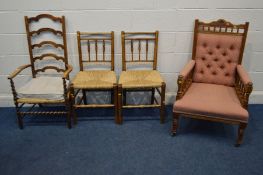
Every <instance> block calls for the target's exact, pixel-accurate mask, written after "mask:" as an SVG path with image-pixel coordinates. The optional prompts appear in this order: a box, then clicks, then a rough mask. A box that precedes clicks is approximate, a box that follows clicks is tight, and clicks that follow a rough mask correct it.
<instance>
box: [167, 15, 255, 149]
mask: <svg viewBox="0 0 263 175" xmlns="http://www.w3.org/2000/svg"><path fill="white" fill-rule="evenodd" d="M248 26H249V23H248V22H246V23H245V24H240V25H234V24H232V23H230V22H227V21H225V20H222V19H220V20H218V21H213V22H211V23H204V22H200V21H199V20H196V21H195V29H194V42H193V50H192V60H191V61H190V62H189V63H188V64H187V65H186V66H185V67H184V69H183V70H182V71H181V72H180V74H179V76H178V80H177V83H178V92H177V96H176V101H175V103H174V106H173V114H174V115H173V125H172V135H175V134H176V132H177V127H178V120H179V116H184V117H190V118H194V119H201V120H208V121H214V122H223V123H228V124H235V125H239V128H238V138H237V141H236V146H239V145H240V144H241V143H242V139H243V135H244V130H245V128H246V126H247V123H248V119H249V114H248V111H247V106H248V100H249V95H250V93H251V91H252V82H251V80H250V78H249V76H248V74H247V72H246V71H245V69H244V68H243V66H242V65H241V62H242V57H243V52H244V47H245V43H246V37H247V32H248Z"/></svg>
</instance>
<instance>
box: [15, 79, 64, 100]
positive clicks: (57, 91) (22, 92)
mask: <svg viewBox="0 0 263 175" xmlns="http://www.w3.org/2000/svg"><path fill="white" fill-rule="evenodd" d="M67 84H68V83H67ZM63 94H64V88H63V80H62V78H61V77H37V78H33V79H31V80H30V81H29V82H27V83H26V84H25V85H24V86H22V87H21V88H19V89H18V90H17V96H18V98H21V99H24V101H27V100H25V99H29V98H30V99H33V101H38V100H37V99H39V100H40V101H42V102H44V101H50V100H63V99H64V95H63ZM24 101H23V102H24Z"/></svg>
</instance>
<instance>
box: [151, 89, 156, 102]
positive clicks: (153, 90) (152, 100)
mask: <svg viewBox="0 0 263 175" xmlns="http://www.w3.org/2000/svg"><path fill="white" fill-rule="evenodd" d="M151 91H152V96H151V104H152V105H153V104H154V95H155V88H152V90H151Z"/></svg>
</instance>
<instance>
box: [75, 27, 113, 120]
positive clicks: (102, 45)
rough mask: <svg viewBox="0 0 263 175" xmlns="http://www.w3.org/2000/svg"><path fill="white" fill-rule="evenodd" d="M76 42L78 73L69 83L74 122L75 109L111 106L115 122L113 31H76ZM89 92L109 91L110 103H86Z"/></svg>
mask: <svg viewBox="0 0 263 175" xmlns="http://www.w3.org/2000/svg"><path fill="white" fill-rule="evenodd" d="M77 41H78V51H79V67H80V72H79V73H77V75H76V76H75V77H74V79H73V80H72V83H71V96H72V102H73V119H74V123H75V124H76V123H77V114H76V109H79V108H107V107H114V109H115V122H116V123H118V120H117V78H116V74H115V72H114V32H113V31H112V32H108V33H107V32H105V33H88V32H79V31H78V32H77ZM94 67H95V68H94ZM90 91H106V92H107V91H110V92H111V94H110V96H111V102H110V104H90V103H89V104H88V103H87V97H88V96H87V94H86V92H90ZM80 92H82V94H80ZM77 96H81V98H79V99H77V98H76V97H77ZM83 103H84V104H83Z"/></svg>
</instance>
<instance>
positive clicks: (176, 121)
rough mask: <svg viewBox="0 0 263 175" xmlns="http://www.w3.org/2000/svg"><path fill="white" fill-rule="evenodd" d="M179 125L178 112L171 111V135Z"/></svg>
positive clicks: (173, 134)
mask: <svg viewBox="0 0 263 175" xmlns="http://www.w3.org/2000/svg"><path fill="white" fill-rule="evenodd" d="M178 125H179V114H178V113H173V125H172V132H171V134H172V136H175V135H176V132H177V128H178Z"/></svg>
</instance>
